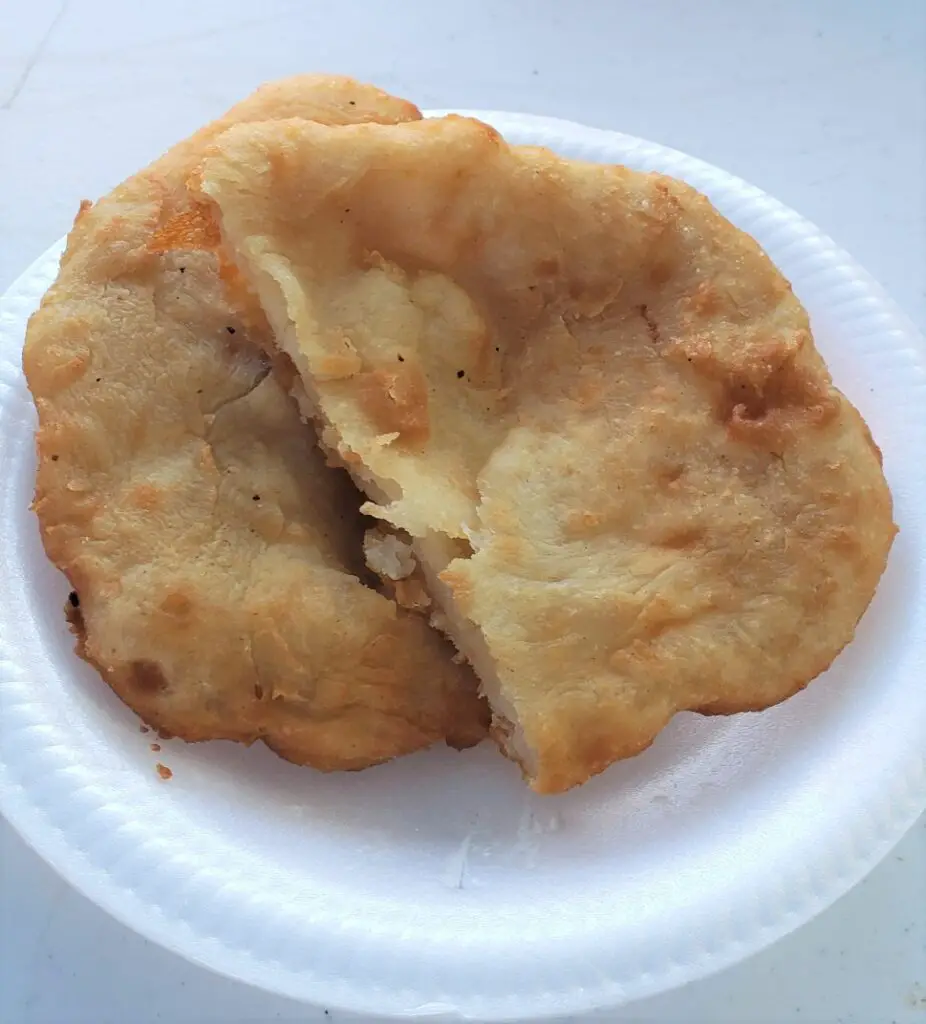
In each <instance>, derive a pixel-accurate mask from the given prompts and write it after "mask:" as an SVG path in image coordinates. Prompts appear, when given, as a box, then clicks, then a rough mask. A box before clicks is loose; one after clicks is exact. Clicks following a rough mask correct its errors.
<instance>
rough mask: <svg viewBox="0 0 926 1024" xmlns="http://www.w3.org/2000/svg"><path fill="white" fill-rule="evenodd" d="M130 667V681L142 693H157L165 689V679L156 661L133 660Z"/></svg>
mask: <svg viewBox="0 0 926 1024" xmlns="http://www.w3.org/2000/svg"><path fill="white" fill-rule="evenodd" d="M131 668H132V682H133V683H134V684H135V686H136V687H138V689H139V690H141V691H142V692H143V693H159V692H160V691H161V690H166V689H167V680H166V679H165V677H164V673H163V671H162V670H161V666H160V665H159V664H158V663H157V662H156V661H147V660H145V659H142V660H139V661H133V662H132V665H131Z"/></svg>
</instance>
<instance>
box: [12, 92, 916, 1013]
mask: <svg viewBox="0 0 926 1024" xmlns="http://www.w3.org/2000/svg"><path fill="white" fill-rule="evenodd" d="M445 113H457V114H461V115H464V116H472V117H478V118H479V119H480V120H484V121H487V122H489V123H490V124H493V125H495V126H496V127H497V128H498V129H499V131H500V132H501V133H502V134H503V135H504V134H505V132H506V130H508V129H510V128H515V127H517V128H520V129H521V130H524V129H533V130H535V131H536V132H541V133H542V132H544V131H545V132H547V133H549V134H550V135H551V137H555V138H556V140H558V141H559V142H560V143H563V142H565V141H566V140H568V139H569V138H575V139H577V140H578V139H581V140H582V141H583V143H588V141H589V139H590V138H600V140H601V141H602V142H606V143H607V144H609V145H612V146H613V145H614V144H615V143H616V142H621V143H622V144H623V145H624V146H626V147H634V148H636V149H637V150H638V151H639V152H643V151H647V150H649V151H651V152H652V153H653V154H655V155H656V156H658V158H659V160H660V163H661V165H665V164H666V163H667V162H668V163H673V164H675V165H676V167H677V169H678V170H682V169H684V171H685V172H686V173H685V175H684V176H685V177H686V178H688V179H689V180H690V179H691V178H692V177H697V176H698V175H700V176H702V177H707V178H710V177H713V178H714V179H716V180H717V181H719V182H722V183H723V184H724V185H725V186H726V187H728V188H731V187H735V188H737V189H738V190H739V191H740V192H741V193H742V195H743V197H744V198H747V199H749V200H750V201H755V200H756V199H761V200H762V201H763V203H764V204H766V205H767V206H768V208H769V209H771V210H774V211H775V212H776V213H777V214H778V215H779V216H781V217H783V218H785V220H786V221H787V222H788V223H789V224H790V225H791V226H792V227H798V226H799V227H801V228H802V229H803V230H804V231H805V232H806V238H807V240H810V241H812V242H813V245H814V246H815V247H817V249H818V250H819V252H820V253H821V254H824V255H826V256H827V257H829V258H831V259H835V260H837V261H838V263H839V265H840V266H841V267H842V268H844V269H845V270H846V271H847V272H848V273H849V274H851V276H852V277H853V278H854V279H855V280H856V281H857V282H859V285H860V286H861V288H862V290H863V291H864V292H865V294H866V295H867V296H869V297H871V298H873V299H874V300H875V303H876V305H877V307H878V313H879V315H881V316H884V317H887V318H888V319H889V320H890V322H891V325H892V328H893V329H895V330H898V331H901V332H902V333H903V335H904V336H905V340H906V341H907V343H908V344H909V345H910V346H911V347H913V348H915V349H918V350H919V352H920V354H921V356H922V355H923V353H926V344H924V342H923V339H922V337H921V336H920V333H919V331H918V329H917V327H916V326H915V324H914V323H913V322H912V320H911V319H910V318H909V317H908V316H906V315H905V314H904V313H903V312H902V311H901V310H900V309H899V308H898V307H897V305H896V304H895V303H894V301H893V300H892V299H891V298H890V296H889V295H888V293H887V292H886V291H885V289H884V288H883V287H882V286H881V285H880V284H879V283H878V282H877V281H875V280H874V278H872V277H871V275H870V274H869V273H868V272H867V271H865V270H864V269H863V268H862V267H861V266H860V265H859V264H858V263H857V262H856V261H855V260H854V259H853V258H852V257H851V256H849V255H848V254H847V253H846V252H845V251H844V250H842V249H841V248H840V247H839V246H838V245H837V244H836V243H835V242H834V241H833V240H832V239H831V238H829V236H827V235H826V234H825V233H823V232H821V231H820V230H819V229H817V228H816V227H815V226H814V225H813V224H811V223H810V222H809V221H807V220H806V219H805V218H804V217H802V216H801V215H799V214H798V213H796V212H795V211H793V210H791V209H790V208H789V207H787V206H785V205H784V204H782V203H780V202H779V201H778V200H776V199H774V198H773V197H771V196H769V195H768V194H767V193H765V192H764V191H763V190H761V189H758V188H757V187H756V186H753V185H751V184H749V183H748V182H745V181H743V179H741V178H738V177H737V176H735V175H733V174H729V173H728V172H726V171H723V170H722V169H720V168H717V167H715V166H713V165H711V164H709V163H707V162H706V161H703V160H700V159H698V158H696V157H692V156H689V155H688V154H686V153H683V152H681V151H679V150H675V149H671V148H670V147H666V146H662V145H659V144H657V143H653V142H649V141H647V140H644V139H639V138H637V137H635V136H630V135H626V134H624V133H621V132H616V131H610V130H608V129H602V128H595V127H591V126H586V125H583V124H581V123H579V122H575V121H571V120H564V119H559V118H551V117H545V116H541V115H536V114H518V113H514V112H505V111H490V110H469V109H459V108H454V109H452V110H450V109H448V110H439V111H425V115H426V116H441V115H442V114H445ZM540 144H543V143H542V142H541V143H540ZM666 173H676V168H673V169H671V170H668V171H667V172H666ZM697 187H699V188H701V187H702V186H701V185H697ZM62 249H63V240H59V241H58V242H56V243H55V244H54V245H52V246H51V247H49V249H48V250H46V252H45V253H43V254H42V255H40V256H39V257H38V258H37V259H36V260H35V261H33V263H32V264H30V266H29V267H27V269H26V270H25V271H24V272H23V273H22V274H21V275H20V276H19V277H18V278H17V279H16V280H15V281H14V282H13V283H12V284H11V285H10V287H9V288H8V289H7V291H6V292H5V293H4V294H3V295H2V296H0V327H2V326H3V325H4V323H6V322H7V321H8V320H9V321H10V322H12V323H13V324H14V325H17V324H20V323H21V322H22V320H23V316H22V313H21V312H16V311H15V310H14V311H13V312H12V313H10V312H8V310H9V308H10V307H12V305H13V304H14V302H15V300H16V298H17V295H18V293H20V292H22V291H23V289H24V288H25V286H26V285H27V284H28V282H29V280H30V279H31V278H32V277H34V276H35V274H36V273H38V272H39V270H40V269H41V268H42V267H43V266H45V265H46V264H47V263H48V262H49V261H50V260H51V259H52V258H54V257H56V256H57V255H58V254H59V253H60V251H61V250H62ZM27 305H28V312H30V313H31V311H32V308H33V307H34V304H33V302H32V300H31V298H30V301H29V302H28V303H27ZM18 329H19V328H18V327H17V326H14V330H18ZM0 445H2V439H0ZM5 656H6V652H5V651H4V650H3V649H2V648H0V657H2V658H4V659H5ZM0 673H2V674H3V675H6V666H5V664H4V663H3V662H2V661H0ZM917 761H919V764H917ZM909 766H910V770H909V771H907V772H905V773H903V777H902V778H899V779H898V782H897V789H896V792H895V793H894V794H893V796H892V797H890V798H889V799H886V801H885V804H886V805H887V804H890V810H889V813H888V811H887V810H885V814H884V815H882V816H881V818H880V820H879V821H878V822H877V823H876V827H874V828H872V827H869V829H868V831H867V832H866V834H865V842H864V843H861V844H859V843H857V844H856V846H859V845H862V846H864V847H865V850H864V852H863V853H862V854H861V855H860V854H859V851H858V849H856V851H855V855H854V860H853V867H852V870H851V871H849V872H846V873H844V874H842V875H840V876H839V877H834V878H831V879H830V880H829V884H828V885H827V886H825V887H817V888H816V889H814V891H813V894H812V895H811V897H810V898H809V899H806V900H805V901H804V903H803V904H802V905H801V907H800V909H799V911H797V912H795V913H791V914H785V913H782V914H780V915H779V917H778V919H777V920H776V921H775V923H774V924H773V925H771V926H769V927H766V928H762V929H758V928H757V929H755V932H754V934H753V935H751V936H750V938H749V939H748V940H744V941H743V940H741V941H731V942H729V943H727V945H726V946H722V947H721V948H720V949H719V950H713V951H711V954H710V955H709V956H708V957H707V959H706V962H703V961H702V962H698V961H694V960H692V962H690V963H687V964H671V965H667V967H666V969H665V970H664V971H662V972H661V973H657V974H655V975H651V976H650V977H649V978H638V979H636V980H635V982H634V983H632V984H631V983H626V982H622V983H617V982H616V981H615V979H614V978H612V979H606V980H604V981H603V982H602V985H601V986H600V988H598V989H595V990H588V989H583V990H580V991H577V990H575V989H573V990H560V991H559V992H558V993H556V995H555V996H553V995H552V994H547V997H546V998H544V996H542V995H539V996H537V997H536V998H535V999H534V1001H533V1002H530V1001H528V1000H526V999H521V1000H519V1001H518V1005H517V1008H516V1009H514V1008H513V1007H511V1006H510V1005H506V1004H507V1003H508V1002H509V1001H508V1000H506V999H504V998H503V997H498V998H496V999H495V1000H494V1002H493V1003H492V1004H491V1005H490V1006H489V1007H488V1013H486V1012H485V1009H486V1007H485V1006H483V1012H481V1013H480V1017H479V1019H483V1020H487V1021H489V1020H499V1021H500V1020H512V1019H526V1018H527V1017H530V1018H532V1019H542V1018H546V1017H551V1016H557V1015H560V1014H563V1013H582V1012H587V1011H590V1010H594V1009H604V1008H616V1007H617V1006H619V1005H623V1004H625V1003H627V1002H631V1001H634V1000H637V999H642V998H645V997H647V996H651V995H655V994H657V993H658V992H662V991H666V990H667V989H671V988H675V987H678V986H681V985H683V984H686V983H688V982H691V981H694V980H696V979H699V978H703V977H707V976H709V975H710V974H713V973H716V972H718V971H720V970H722V969H724V968H726V967H729V966H731V965H732V964H734V963H736V962H739V961H740V960H743V959H745V958H746V957H748V956H751V955H754V954H755V953H757V952H759V951H760V950H761V949H763V948H766V947H767V946H769V945H771V944H772V943H773V942H775V941H777V940H778V939H779V938H781V937H783V936H784V935H786V934H788V933H790V932H791V931H794V930H795V929H796V928H798V927H799V926H801V925H802V924H804V923H806V922H808V921H809V920H811V919H812V918H813V917H815V916H817V915H818V914H819V913H821V912H822V911H824V910H825V909H827V908H828V907H829V906H830V905H832V904H833V903H834V902H835V901H836V900H837V899H839V898H840V897H841V896H842V895H844V894H845V893H846V892H848V891H849V890H850V889H851V888H852V887H853V886H854V885H856V884H857V883H858V882H859V881H861V879H862V878H863V877H865V875H867V874H868V873H869V872H870V871H871V870H872V869H873V868H874V867H875V866H876V865H877V864H878V863H879V862H880V861H881V860H882V859H883V858H884V857H885V856H886V855H887V854H888V853H889V852H890V850H891V849H892V848H893V847H894V845H895V844H896V843H897V842H899V841H900V839H901V838H902V837H903V835H904V834H905V833H906V832H907V831H908V829H909V828H911V827H912V826H913V825H914V824H915V822H916V821H917V819H918V818H919V817H920V815H921V814H922V813H923V812H924V810H926V752H924V754H923V756H922V757H921V758H919V759H918V758H917V757H916V756H915V754H914V753H912V752H911V756H910V758H909ZM0 812H2V813H3V815H4V816H5V817H6V819H7V821H9V822H10V824H11V825H12V827H13V828H14V830H15V831H16V832H17V833H18V834H19V835H20V836H21V837H22V839H23V840H24V841H25V842H26V844H27V845H28V846H29V847H30V848H31V849H32V850H34V851H35V853H36V854H37V855H38V856H40V857H41V858H42V859H43V860H45V861H46V863H48V864H49V865H50V866H51V867H52V868H53V870H55V871H56V872H57V873H58V874H59V875H60V876H61V877H62V878H64V879H65V880H66V881H67V882H68V883H69V884H70V885H72V886H73V887H74V888H75V889H77V890H78V891H79V892H81V893H82V894H83V895H84V896H86V897H87V898H88V899H90V900H91V901H92V902H94V903H96V904H97V905H98V906H99V907H101V909H103V910H105V911H106V912H107V913H108V914H110V915H111V916H112V917H114V918H115V919H116V920H118V921H120V923H122V924H124V925H125V926H126V927H128V928H130V929H131V930H133V931H135V932H137V933H139V934H141V935H143V936H144V937H146V938H148V939H150V940H151V941H154V942H156V943H157V944H158V945H160V946H162V947H164V948H166V949H168V950H170V951H172V952H174V953H177V954H178V955H180V956H182V957H184V958H185V959H188V960H190V961H192V962H193V963H196V964H198V965H199V966H202V967H206V968H208V969H210V970H212V971H213V972H215V973H218V974H220V975H224V976H226V977H229V978H232V979H234V980H238V981H244V982H246V983H249V984H251V985H254V986H256V987H259V988H263V989H265V990H267V991H271V992H274V993H278V994H280V995H284V996H287V997H289V998H292V999H296V1000H300V1001H303V1002H309V1003H313V1004H316V1005H326V1006H329V1007H332V1008H337V1009H340V1010H344V1011H347V1012H354V1013H373V1014H378V1015H386V1016H391V1017H408V1016H425V1017H433V1016H439V1017H441V1019H459V1020H466V1019H474V1018H472V1017H471V1016H469V1015H468V1014H467V1013H466V1012H464V1011H463V1010H461V1009H460V1008H459V1007H458V1006H451V1005H445V1004H433V1003H432V1004H426V1005H421V1006H409V1005H407V1004H406V1003H403V1001H402V1000H403V994H402V993H401V992H399V991H394V992H392V993H391V996H392V997H393V998H392V1001H391V1003H389V1004H385V1003H384V1001H383V992H382V991H381V990H378V989H376V988H375V987H368V988H366V989H358V988H353V989H351V996H350V997H349V998H345V997H344V996H343V986H339V989H340V990H341V998H331V996H332V995H333V992H332V991H331V986H330V985H329V987H328V988H327V989H326V987H325V985H326V977H325V975H324V974H321V975H315V974H308V975H305V976H303V983H302V984H301V985H299V986H290V985H287V984H281V978H282V977H283V975H282V973H281V972H277V973H276V975H274V977H272V978H270V979H269V980H268V967H269V966H270V965H268V964H267V963H266V962H265V961H263V960H257V959H255V958H254V957H251V956H249V955H247V954H245V953H243V952H242V951H240V950H235V949H232V948H230V947H228V946H224V945H219V946H218V948H217V949H216V948H212V947H211V946H210V945H209V944H208V943H207V942H205V941H204V939H203V937H202V936H200V935H198V934H197V933H194V932H193V931H192V929H190V928H189V927H188V926H187V925H186V924H185V922H182V921H171V920H164V919H162V918H161V916H160V915H159V914H158V913H156V912H154V910H155V908H152V907H151V906H150V905H148V904H145V903H144V902H143V901H142V900H140V899H139V898H138V897H137V896H136V895H135V894H134V893H132V892H128V891H127V890H126V889H124V888H123V887H122V886H121V885H119V883H118V882H116V881H115V880H114V879H112V878H111V877H110V876H109V875H108V874H106V873H105V872H104V871H101V870H97V869H94V867H93V866H92V865H90V864H86V863H84V859H83V857H82V855H81V853H80V851H79V850H76V849H74V848H73V847H72V846H71V845H69V844H68V843H67V842H66V841H64V840H63V839H62V837H61V836H59V835H57V834H56V829H55V828H54V827H53V826H52V825H50V823H48V822H47V820H46V819H45V817H44V813H43V812H42V810H41V809H40V808H39V807H37V806H35V805H34V804H32V803H30V801H29V795H28V792H27V791H26V790H24V789H21V787H18V786H11V785H9V784H8V780H7V777H6V772H5V762H4V760H3V755H2V749H0ZM127 897H129V899H127ZM133 902H134V904H137V905H132V904H133ZM184 930H185V931H186V932H189V933H190V934H188V935H187V934H184ZM223 959H224V960H225V962H224V963H223V962H222V960H223ZM232 961H234V962H232ZM371 997H372V1001H371Z"/></svg>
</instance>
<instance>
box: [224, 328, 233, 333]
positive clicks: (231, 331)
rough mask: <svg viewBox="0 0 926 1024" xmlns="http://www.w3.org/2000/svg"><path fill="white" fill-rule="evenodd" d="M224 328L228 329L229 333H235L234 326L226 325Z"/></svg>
mask: <svg viewBox="0 0 926 1024" xmlns="http://www.w3.org/2000/svg"><path fill="white" fill-rule="evenodd" d="M225 330H226V331H228V333H229V334H234V333H235V328H234V327H226V328H225Z"/></svg>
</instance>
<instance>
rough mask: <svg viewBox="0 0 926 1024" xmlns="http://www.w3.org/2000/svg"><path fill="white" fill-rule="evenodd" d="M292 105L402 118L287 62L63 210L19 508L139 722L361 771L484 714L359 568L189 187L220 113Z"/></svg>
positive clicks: (430, 643)
mask: <svg viewBox="0 0 926 1024" xmlns="http://www.w3.org/2000/svg"><path fill="white" fill-rule="evenodd" d="M294 114H299V115H300V116H302V117H307V118H319V119H320V120H324V121H326V122H329V123H332V124H340V123H346V122H354V121H367V120H377V121H387V122H388V121H396V120H403V119H408V118H414V117H417V116H419V115H418V112H417V110H416V109H415V108H414V107H413V106H412V105H411V104H408V103H404V102H402V101H400V100H396V99H393V98H391V97H388V96H386V95H385V94H383V93H381V92H379V91H377V90H375V89H372V88H369V87H365V86H360V85H358V84H357V83H354V82H351V81H349V80H346V79H325V78H310V77H304V78H296V79H291V80H287V81H284V82H281V83H277V84H274V85H271V86H267V87H264V88H263V89H261V90H259V91H258V92H257V93H256V94H255V95H254V96H253V97H251V98H250V99H249V100H247V101H245V102H244V103H242V104H240V105H239V106H238V107H236V108H234V109H233V110H232V111H231V112H230V113H229V114H228V115H227V116H226V117H225V118H224V119H222V120H220V121H218V122H216V123H215V124H213V125H210V126H209V127H207V128H205V129H203V130H202V131H200V132H199V133H197V134H196V135H195V136H193V137H192V138H191V139H189V140H187V141H186V142H183V143H181V144H179V145H178V146H176V147H175V148H174V149H173V150H171V151H170V152H169V153H168V154H166V155H165V156H164V157H162V158H161V159H160V160H158V161H157V162H156V163H155V164H153V165H152V166H151V167H149V168H148V169H147V170H145V171H143V172H141V173H140V174H138V175H137V176H135V177H133V178H131V179H130V180H128V181H127V182H125V183H124V184H123V185H121V186H119V187H118V188H117V189H116V190H115V191H114V192H113V193H111V194H110V195H109V196H107V197H106V198H104V199H102V200H101V201H100V202H98V203H97V204H96V205H93V206H91V205H90V204H84V205H83V206H82V209H81V212H80V214H79V216H78V218H77V221H76V223H75V226H74V229H73V231H72V232H71V235H70V237H69V239H68V246H67V251H66V254H65V256H64V258H63V260H62V264H61V270H60V274H59V277H58V279H57V281H56V282H55V284H54V285H53V286H52V288H51V289H50V291H49V292H48V294H47V295H46V297H45V299H44V301H43V303H42V306H41V309H40V310H39V312H37V313H36V314H35V316H34V317H33V318H32V321H31V323H30V325H29V331H28V336H27V341H26V347H25V352H24V357H23V361H24V366H25V370H26V375H27V378H28V382H29V386H30V388H31V390H32V393H33V395H34V397H35V402H36V406H37V408H38V412H39V423H40V426H39V432H38V451H39V468H38V478H37V488H36V501H35V509H36V512H37V514H38V518H39V522H40V526H41V531H42V538H43V541H44V544H45V548H46V551H47V553H48V555H49V557H50V558H51V559H52V561H53V562H54V563H55V564H56V565H58V566H59V567H60V568H61V569H62V570H63V571H64V572H65V573H66V574H67V576H68V577H69V579H70V580H71V583H72V584H73V586H74V588H75V591H76V595H72V607H71V610H70V615H71V619H72V623H73V624H74V627H75V631H76V632H77V634H78V650H79V653H80V654H81V655H82V656H83V657H84V658H85V659H86V660H88V661H89V662H91V663H92V664H93V665H95V666H96V667H97V668H98V669H99V671H100V672H101V674H102V675H103V677H104V678H105V679H106V680H107V682H108V683H109V684H110V685H111V686H112V688H113V689H114V690H115V691H116V693H118V694H119V696H120V697H121V698H122V699H123V700H124V701H125V702H126V703H127V704H128V705H129V706H130V707H132V708H134V709H135V710H136V711H137V712H138V713H139V714H140V715H141V717H142V718H143V719H144V720H145V721H146V722H148V723H150V724H152V725H154V726H156V727H158V728H161V729H163V730H166V731H168V732H170V733H172V734H175V735H177V736H180V737H183V738H184V739H188V740H202V739H210V738H229V739H236V740H242V741H245V742H250V741H252V740H255V739H262V740H264V741H265V742H266V743H267V744H268V745H269V746H271V747H273V749H275V750H276V751H277V752H278V753H280V754H281V755H282V756H284V757H286V758H288V759H290V760H292V761H296V762H300V763H306V764H311V765H314V766H316V767H318V768H321V769H338V768H362V767H364V766H366V765H369V764H374V763H377V762H380V761H383V760H385V759H387V758H390V757H393V756H395V755H397V754H402V753H407V752H410V751H412V750H416V749H419V748H421V747H424V746H427V745H428V744H430V743H433V742H434V741H436V740H439V739H443V738H445V737H446V738H448V739H449V741H450V742H452V743H454V744H457V745H467V744H469V743H472V742H476V741H478V739H479V738H480V736H482V735H484V732H485V717H486V713H485V711H484V708H483V705H482V703H481V702H480V701H479V700H478V698H477V697H476V693H475V681H474V680H473V678H472V676H471V674H470V673H469V672H468V670H467V669H465V668H460V667H459V666H457V665H455V664H453V662H452V660H451V657H452V654H453V651H452V648H450V645H449V644H447V643H446V642H445V641H443V640H442V639H441V638H440V637H439V636H438V635H437V634H436V633H434V631H433V630H431V629H430V628H429V627H428V626H427V624H426V623H425V622H424V620H422V619H420V618H419V617H415V616H413V615H409V614H407V613H405V612H404V611H403V610H401V609H399V608H397V606H396V605H395V603H394V602H392V601H390V600H389V599H387V598H386V597H385V596H383V595H382V594H380V593H378V592H376V591H375V590H374V589H371V587H370V586H367V585H364V583H362V582H361V578H366V577H367V570H366V569H365V567H364V564H363V555H362V544H363V531H364V523H363V518H362V517H361V515H360V514H359V511H358V508H359V504H360V501H361V498H360V495H359V494H358V493H357V491H356V490H355V488H354V487H353V486H352V485H351V483H350V481H349V479H348V477H347V476H346V474H344V473H342V472H341V471H340V470H333V469H330V468H328V467H326V466H325V465H324V463H323V460H322V456H321V454H320V453H319V451H318V449H317V446H316V439H315V434H314V432H313V431H312V430H311V429H309V428H307V427H306V426H305V425H304V424H303V423H302V421H301V420H300V417H299V413H298V410H297V409H296V406H295V404H294V402H293V401H292V399H291V398H290V397H289V396H288V394H286V392H285V391H284V389H283V386H282V385H281V384H280V383H278V381H277V380H276V378H275V377H274V376H273V375H269V367H268V365H267V362H266V359H265V357H264V356H263V355H262V353H261V349H264V348H267V347H268V346H269V345H270V339H269V336H268V335H269V328H268V326H267V324H266V321H265V319H264V316H263V314H262V312H261V310H260V307H259V305H258V304H257V303H256V302H255V301H254V299H253V297H252V296H251V295H250V294H249V293H248V292H247V290H246V289H245V288H244V287H243V285H242V282H241V280H240V276H239V275H238V274H237V271H236V269H235V267H234V266H233V264H231V263H230V262H229V261H228V260H225V259H223V257H222V255H221V252H220V251H219V246H218V232H217V230H216V228H215V225H214V224H213V223H212V222H211V221H210V219H209V216H208V212H207V211H205V210H204V209H203V208H202V207H201V206H199V205H197V203H196V202H195V200H191V198H190V196H189V195H188V191H187V187H186V182H187V179H188V178H189V177H190V175H191V174H192V173H193V172H194V171H195V169H196V167H197V165H198V163H199V161H200V160H201V158H202V155H203V153H204V152H205V150H206V148H207V146H208V145H209V144H210V143H211V142H212V140H213V139H214V138H215V137H216V136H217V135H218V134H219V133H220V132H221V131H222V130H223V129H225V128H227V127H228V126H229V125H231V124H234V123H236V122H245V121H248V120H253V119H258V120H260V119H266V118H268V117H276V116H291V115H294ZM366 581H367V582H369V578H367V580H366Z"/></svg>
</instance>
